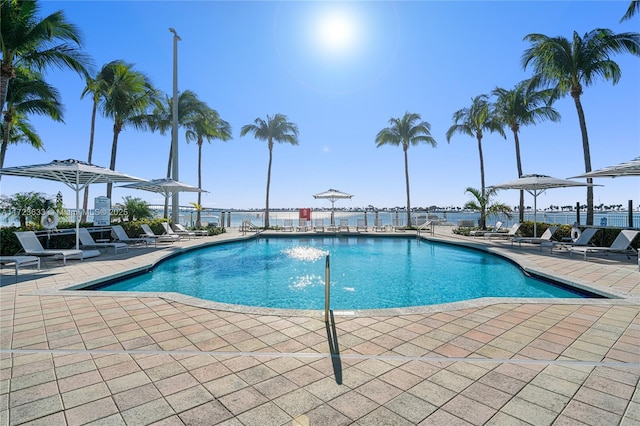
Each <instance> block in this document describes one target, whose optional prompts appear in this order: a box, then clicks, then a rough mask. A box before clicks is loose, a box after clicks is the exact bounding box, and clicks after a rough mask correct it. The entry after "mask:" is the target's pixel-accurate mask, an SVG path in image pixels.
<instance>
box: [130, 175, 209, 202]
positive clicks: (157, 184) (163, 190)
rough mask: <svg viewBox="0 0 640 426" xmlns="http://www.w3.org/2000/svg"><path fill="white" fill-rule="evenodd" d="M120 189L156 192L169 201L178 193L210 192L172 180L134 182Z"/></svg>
mask: <svg viewBox="0 0 640 426" xmlns="http://www.w3.org/2000/svg"><path fill="white" fill-rule="evenodd" d="M119 188H133V189H141V190H143V191H150V192H156V193H158V194H162V195H164V198H165V199H167V200H168V199H169V197H171V196H173V194H177V193H178V192H209V191H205V190H203V189H200V188H197V187H195V186H191V185H189V184H186V183H183V182H179V181H177V180H173V179H170V178H162V179H152V180H150V181H147V182H134V183H130V184H127V185H121V186H120V187H119Z"/></svg>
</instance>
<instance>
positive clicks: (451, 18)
mask: <svg viewBox="0 0 640 426" xmlns="http://www.w3.org/2000/svg"><path fill="white" fill-rule="evenodd" d="M628 4H629V1H628V0H625V1H602V2H596V1H584V2H578V1H567V2H562V1H549V2H543V1H533V2H522V1H495V2H484V1H475V2H461V1H446V2H445V1H437V2H436V1H422V2H418V1H412V2H393V3H391V2H351V3H340V2H320V3H314V2H293V1H291V2H241V1H235V2H220V1H158V2H153V1H125V2H116V1H104V2H99V1H70V2H60V1H46V2H42V10H41V14H42V15H43V16H44V15H45V14H49V13H52V12H55V11H57V10H63V11H64V12H65V14H66V16H67V19H68V20H69V21H70V22H73V23H74V24H76V25H77V26H78V27H79V28H80V30H81V32H82V35H83V37H84V49H85V51H86V52H87V53H88V54H89V55H91V57H92V58H93V61H94V63H95V67H96V69H99V68H100V67H102V65H104V64H105V63H107V62H110V61H112V60H115V59H122V60H125V61H127V62H131V63H134V64H135V66H136V69H137V70H139V71H142V72H144V73H146V74H147V75H148V76H149V77H150V79H151V80H152V81H153V83H154V84H155V85H156V86H157V87H158V88H159V89H161V90H162V91H164V92H166V93H171V92H172V87H173V86H172V81H173V80H172V75H173V74H172V60H173V57H172V53H173V50H172V46H173V36H172V34H171V33H170V32H169V30H168V28H169V27H173V28H175V29H176V31H177V32H178V34H179V35H180V37H181V38H182V41H181V42H179V44H178V51H179V54H178V67H179V72H178V85H179V90H180V91H182V90H186V89H190V90H192V91H194V92H196V93H197V94H198V96H199V97H200V99H202V100H203V101H205V102H207V103H208V104H209V106H211V107H212V108H214V109H216V110H217V111H218V112H219V113H220V115H221V117H222V118H223V119H224V120H226V121H228V122H229V123H230V124H231V125H232V127H233V139H232V140H229V141H227V142H221V141H212V143H211V144H205V146H204V147H203V157H204V159H203V164H204V166H203V184H202V186H203V189H206V190H208V191H210V192H209V193H208V194H204V195H203V198H202V200H203V205H204V206H205V207H214V208H262V207H264V203H265V187H266V174H267V162H268V149H267V145H266V143H265V142H263V141H258V140H254V139H253V137H251V136H249V135H248V136H245V137H242V138H241V137H240V129H241V127H242V126H243V125H245V124H249V123H252V122H253V120H254V119H255V118H256V117H261V118H265V117H266V115H267V114H275V113H282V114H285V115H287V116H288V117H289V120H290V121H292V122H294V123H296V124H297V125H298V127H299V130H300V137H299V142H300V143H299V145H298V146H291V145H288V144H276V146H275V147H274V150H273V169H272V175H271V198H270V200H271V202H270V205H271V207H272V208H279V207H292V208H297V207H328V206H329V205H330V203H329V202H327V201H325V200H315V199H314V198H313V197H312V195H313V194H315V193H318V192H322V191H324V190H326V189H329V188H337V189H339V190H342V191H345V192H349V193H351V194H354V197H353V198H352V199H351V200H343V201H339V202H338V203H337V206H339V207H363V206H368V205H374V206H376V207H385V206H386V207H395V206H404V205H405V199H406V198H405V181H404V163H403V153H402V149H401V148H400V147H392V146H385V147H381V148H376V145H375V142H374V140H375V136H376V134H377V133H378V131H380V130H381V129H382V128H384V127H387V126H388V120H389V119H390V118H391V117H400V116H402V115H403V114H404V113H405V112H406V111H409V112H415V113H419V114H420V115H421V116H422V119H423V120H425V121H428V122H429V123H431V126H432V135H433V136H434V137H435V139H436V141H437V143H438V146H437V147H436V148H432V147H431V146H428V145H419V146H412V147H411V148H410V149H409V173H410V183H411V203H412V207H419V206H431V205H437V206H445V207H446V206H462V205H463V204H464V203H465V202H466V201H467V200H468V199H469V196H468V195H467V194H465V189H466V188H467V187H469V186H471V187H476V188H479V187H480V169H479V158H478V150H477V144H476V141H475V139H473V138H471V137H468V136H464V135H456V136H454V137H453V138H452V140H451V142H450V143H447V140H446V137H445V133H446V131H447V129H448V128H449V127H450V126H451V125H452V124H453V122H452V119H451V117H452V114H453V113H454V112H455V111H456V110H458V109H460V108H463V107H466V106H468V105H469V104H470V101H471V98H472V97H474V96H477V95H479V94H482V93H490V92H491V90H492V89H494V88H495V87H496V86H500V87H504V88H509V89H510V88H512V87H513V86H514V85H515V84H516V83H518V82H519V81H521V80H524V79H526V78H528V77H530V76H531V70H526V71H525V70H523V69H522V67H521V65H520V58H521V55H522V53H523V52H524V50H525V49H526V48H527V47H529V44H528V43H527V42H525V41H523V37H524V36H526V35H527V34H530V33H542V34H545V35H549V36H565V37H568V38H571V37H572V33H573V31H574V30H575V31H577V32H578V33H579V34H580V35H583V34H584V33H585V32H587V31H590V30H593V29H595V28H598V27H603V28H609V29H611V30H612V31H614V32H627V31H635V32H638V31H640V16H636V17H634V18H633V19H632V20H630V21H626V22H624V23H619V20H620V17H621V16H622V15H623V14H624V12H625V10H626V8H627V6H628ZM331 17H332V18H331ZM328 20H329V21H330V22H333V23H332V24H327V23H326V22H327V21H328ZM327 25H328V26H329V27H330V28H331V30H330V31H329V34H328V35H327V31H323V30H322V28H324V27H325V26H327ZM615 60H616V61H617V62H618V63H619V64H620V66H621V68H622V79H621V81H620V82H619V84H617V85H615V86H614V85H612V84H611V83H610V82H604V81H601V82H598V83H597V84H596V85H595V86H592V87H586V88H585V93H584V95H583V97H582V102H583V106H584V111H585V115H586V119H587V126H588V131H589V138H590V146H591V158H592V167H593V168H600V167H604V166H608V165H612V164H617V163H620V162H623V161H628V160H631V159H633V158H635V157H637V156H639V155H640V58H638V57H633V56H631V55H622V56H616V57H615ZM47 79H48V81H49V82H50V83H51V84H53V85H55V86H56V87H57V88H59V89H60V91H61V93H62V101H63V103H64V104H65V108H66V112H65V124H58V123H54V122H52V121H50V120H46V119H40V118H35V117H34V118H33V119H32V123H33V124H34V125H35V126H36V128H37V131H38V132H39V134H40V135H41V136H42V138H43V141H44V145H45V150H44V151H36V150H34V149H33V148H31V147H29V146H26V145H25V146H11V147H10V148H9V150H8V152H7V156H6V160H5V167H10V166H18V165H26V164H38V163H47V162H49V161H51V160H54V159H59V160H62V159H67V158H76V159H80V160H85V161H86V159H87V151H88V144H89V126H90V116H91V101H90V100H89V99H84V100H81V99H80V94H81V91H82V89H83V88H84V82H83V80H81V79H80V77H79V76H77V75H76V74H74V73H73V72H70V71H51V72H49V74H48V75H47ZM555 107H556V109H557V110H558V111H559V112H560V113H561V115H562V121H561V122H560V123H550V122H544V123H540V124H538V125H537V126H535V127H525V128H522V130H521V134H520V138H521V139H520V140H521V148H522V161H523V167H524V172H525V173H539V174H547V175H551V176H554V177H559V178H567V177H570V176H574V175H577V174H580V173H582V172H584V159H583V153H582V143H581V136H580V130H579V125H578V120H577V114H576V111H575V106H574V103H573V101H572V100H571V99H570V98H564V99H562V100H560V101H558V102H557V103H556V104H555ZM96 127H97V129H96V146H95V151H94V156H93V163H95V164H97V165H102V166H108V165H109V158H110V151H111V142H112V137H113V133H112V122H110V121H109V120H107V119H104V118H100V119H99V120H98V122H97V126H96ZM169 146H170V135H165V136H162V135H160V134H152V133H145V132H138V131H136V130H135V129H132V128H127V129H125V130H124V131H123V132H122V133H121V135H120V139H119V145H118V157H117V163H116V170H118V171H121V172H124V173H128V174H131V175H135V176H139V177H142V178H146V179H154V178H161V177H164V176H165V174H166V164H167V158H168V151H169ZM483 151H484V158H485V172H486V184H487V185H492V184H498V183H502V182H504V181H508V180H512V179H515V178H516V177H517V169H516V162H515V149H514V143H513V137H512V136H511V135H510V134H509V133H508V132H507V139H506V140H505V139H503V138H502V137H500V136H499V135H497V134H487V135H486V136H485V138H484V139H483ZM179 158H180V176H179V177H180V180H181V181H183V182H186V183H189V184H192V185H197V167H196V166H197V147H196V145H195V144H193V143H191V144H187V143H186V141H185V139H184V133H183V132H182V131H181V132H180V148H179ZM596 183H599V184H602V185H604V186H603V187H597V188H595V196H594V201H595V203H596V205H597V204H599V203H604V204H605V205H609V204H622V205H623V206H625V207H626V205H627V202H628V200H633V203H634V206H636V207H637V206H638V205H639V204H640V181H639V180H638V179H636V178H619V179H599V180H597V181H596ZM1 185H2V194H5V195H11V194H13V193H16V192H22V191H29V190H36V191H40V192H43V193H45V194H47V195H51V196H54V195H55V194H56V193H57V192H58V191H59V190H62V192H63V194H64V199H65V205H66V206H67V207H72V206H73V205H74V198H73V192H72V191H71V190H69V189H68V188H66V187H65V186H63V185H61V184H59V183H55V182H47V181H42V180H29V179H27V178H19V177H9V176H4V177H3V178H2V181H1ZM104 194H105V186H104V185H94V186H92V187H91V192H90V198H91V200H93V198H94V197H96V196H99V195H104ZM127 195H131V196H134V197H140V198H142V199H144V200H146V201H148V202H150V203H162V197H161V196H159V195H156V194H153V193H149V192H145V191H136V190H125V189H118V188H117V187H115V188H114V193H113V202H121V201H122V197H123V196H127ZM498 199H499V200H500V201H502V202H505V203H507V204H509V205H512V206H515V205H516V204H517V203H518V201H517V200H518V192H517V191H512V190H507V191H502V192H500V194H499V196H498ZM190 201H196V196H195V195H194V194H186V193H183V194H181V195H180V204H181V205H187V204H188V203H189V202H190ZM525 202H526V204H527V205H533V200H532V197H531V196H527V197H526V199H525ZM576 202H580V203H586V190H585V189H584V188H578V189H554V190H550V191H548V192H547V193H546V194H545V195H542V196H540V197H538V207H539V208H545V207H547V206H549V205H550V204H554V205H575V204H576ZM90 204H92V202H91V203H90ZM90 207H91V206H90Z"/></svg>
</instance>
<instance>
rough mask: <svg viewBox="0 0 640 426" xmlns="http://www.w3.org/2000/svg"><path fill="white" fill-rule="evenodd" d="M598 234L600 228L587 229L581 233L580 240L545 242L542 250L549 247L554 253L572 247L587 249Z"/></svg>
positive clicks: (541, 245)
mask: <svg viewBox="0 0 640 426" xmlns="http://www.w3.org/2000/svg"><path fill="white" fill-rule="evenodd" d="M596 232H598V228H587V229H585V230H584V231H582V232H581V233H580V235H579V236H578V238H576V239H575V240H570V241H543V242H542V243H540V250H542V248H543V247H549V252H551V253H553V249H554V248H556V247H558V248H566V249H568V248H571V247H586V246H588V245H589V243H590V241H591V239H592V238H593V236H594V235H596Z"/></svg>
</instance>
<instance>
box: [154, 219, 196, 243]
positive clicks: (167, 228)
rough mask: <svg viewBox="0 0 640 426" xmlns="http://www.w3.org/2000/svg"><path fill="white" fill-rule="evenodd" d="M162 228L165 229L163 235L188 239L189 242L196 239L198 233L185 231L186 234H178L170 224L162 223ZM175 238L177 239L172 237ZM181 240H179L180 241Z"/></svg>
mask: <svg viewBox="0 0 640 426" xmlns="http://www.w3.org/2000/svg"><path fill="white" fill-rule="evenodd" d="M162 227H163V228H164V234H163V235H177V236H178V237H187V239H188V240H190V239H191V237H193V238H195V237H196V233H195V232H190V231H185V232H178V231H174V230H173V228H172V227H171V225H169V222H162ZM172 238H175V237H172ZM179 239H180V238H178V240H179Z"/></svg>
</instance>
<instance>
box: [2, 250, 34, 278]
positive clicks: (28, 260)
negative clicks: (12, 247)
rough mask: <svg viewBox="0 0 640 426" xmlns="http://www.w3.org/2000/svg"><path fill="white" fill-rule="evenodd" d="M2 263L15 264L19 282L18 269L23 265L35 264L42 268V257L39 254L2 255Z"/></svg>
mask: <svg viewBox="0 0 640 426" xmlns="http://www.w3.org/2000/svg"><path fill="white" fill-rule="evenodd" d="M0 265H13V267H14V268H15V271H16V282H18V270H20V268H21V267H22V266H33V265H35V267H36V268H37V270H38V271H39V270H40V258H39V257H38V256H0Z"/></svg>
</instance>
